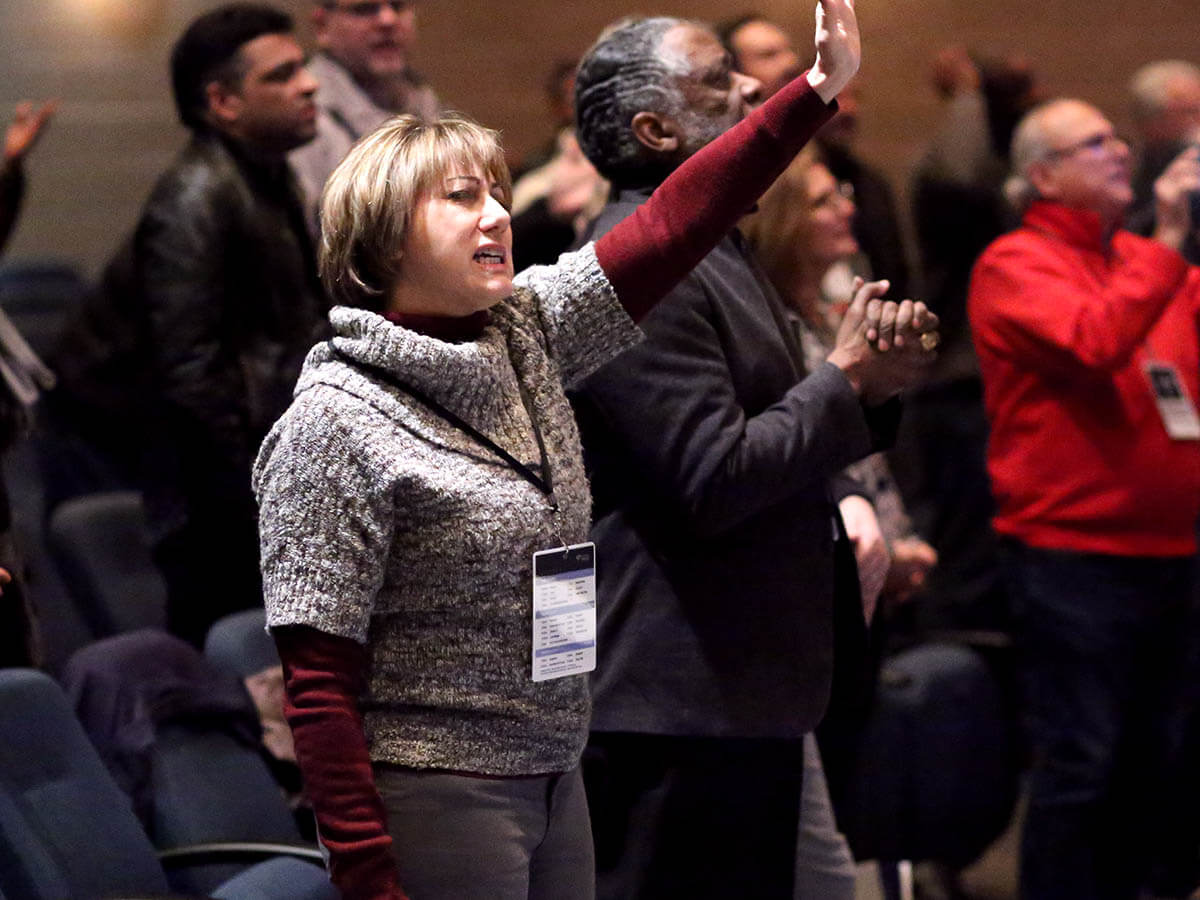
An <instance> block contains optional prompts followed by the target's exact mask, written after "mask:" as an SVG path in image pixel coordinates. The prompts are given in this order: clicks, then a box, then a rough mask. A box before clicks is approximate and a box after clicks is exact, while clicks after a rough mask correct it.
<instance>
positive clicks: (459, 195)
mask: <svg viewBox="0 0 1200 900" xmlns="http://www.w3.org/2000/svg"><path fill="white" fill-rule="evenodd" d="M473 196H474V192H473V191H469V190H461V191H451V192H450V193H449V194H447V195H446V199H448V200H453V201H455V202H456V203H457V202H460V201H463V200H470V199H471V198H472V197H473Z"/></svg>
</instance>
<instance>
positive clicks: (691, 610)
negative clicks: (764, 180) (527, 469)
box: [574, 191, 898, 737]
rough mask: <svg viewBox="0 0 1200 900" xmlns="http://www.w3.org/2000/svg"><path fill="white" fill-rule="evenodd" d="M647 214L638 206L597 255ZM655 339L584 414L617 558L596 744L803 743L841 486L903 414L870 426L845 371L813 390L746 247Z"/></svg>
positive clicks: (713, 272)
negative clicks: (693, 738) (618, 735)
mask: <svg viewBox="0 0 1200 900" xmlns="http://www.w3.org/2000/svg"><path fill="white" fill-rule="evenodd" d="M646 196H647V194H646V193H644V192H629V191H627V192H622V193H621V194H620V196H619V197H618V198H617V199H616V200H615V201H613V202H610V203H609V205H608V206H607V207H606V208H605V209H604V211H603V212H602V213H601V215H600V217H599V219H598V220H597V222H596V224H595V226H593V228H594V235H593V237H597V236H599V235H600V234H603V233H604V232H606V231H608V230H609V229H611V228H612V227H613V226H614V225H615V224H616V223H617V222H619V221H620V220H622V219H624V218H625V217H626V216H628V215H629V214H630V213H631V212H633V210H634V209H635V208H636V207H637V205H638V204H639V203H641V202H642V201H643V200H644V199H645V197H646ZM641 324H642V327H643V329H644V331H645V333H646V337H647V340H646V341H645V342H644V343H643V344H641V345H640V346H638V347H636V348H634V349H633V350H630V351H628V352H626V353H624V354H622V355H621V356H620V357H618V358H617V359H616V360H614V361H613V362H612V363H609V364H608V365H607V366H605V367H604V368H603V369H601V370H600V371H599V372H597V373H596V374H595V375H593V376H592V377H591V378H589V379H588V380H587V381H585V382H584V384H583V386H582V387H581V389H580V391H579V392H578V393H577V394H576V396H575V397H574V399H575V402H576V411H577V413H578V416H579V422H580V428H581V431H582V435H583V441H584V449H585V456H586V458H587V461H588V466H589V473H590V475H591V478H592V489H593V494H594V497H595V512H594V516H595V524H594V527H593V530H592V536H593V539H594V540H595V541H596V543H597V545H598V560H597V568H598V576H599V597H598V604H599V620H600V621H599V638H598V652H599V658H598V664H597V669H596V672H595V674H594V676H593V683H592V684H593V704H594V714H593V720H592V730H593V731H630V732H643V733H652V734H669V735H699V736H713V737H797V736H800V735H802V734H804V733H805V732H807V731H810V730H811V729H812V728H813V727H814V726H815V725H816V723H817V721H818V720H819V719H820V717H821V714H822V712H823V711H824V709H825V705H826V702H827V699H828V694H829V682H830V673H831V671H832V655H833V632H832V621H833V611H832V610H833V584H834V553H833V549H834V529H835V522H836V523H837V527H840V519H838V518H837V516H836V506H835V504H834V496H835V493H838V492H835V490H834V488H833V486H832V482H833V479H834V478H835V477H836V476H837V473H839V472H840V471H841V469H843V468H844V467H845V466H846V465H847V464H848V463H850V462H853V461H854V460H856V459H859V458H861V457H863V456H865V455H867V454H868V453H869V452H871V451H873V450H874V449H878V447H879V446H880V445H881V443H882V440H881V438H883V437H884V435H882V434H881V433H880V430H881V429H882V430H888V431H890V430H892V429H894V427H895V423H896V419H897V418H898V415H897V407H896V405H895V404H889V405H888V406H887V407H884V408H882V409H881V410H880V411H877V412H875V413H866V412H864V409H863V407H862V405H861V404H860V403H859V401H858V398H857V396H856V395H855V394H854V392H853V390H852V389H851V387H850V384H849V382H848V381H847V380H846V378H845V377H844V376H843V375H842V373H841V372H840V371H839V370H838V369H837V368H835V367H834V366H832V365H829V364H826V365H824V366H822V367H821V368H820V369H818V370H817V371H815V372H813V373H811V374H808V375H806V374H805V372H804V368H803V362H802V359H801V354H800V351H799V348H798V347H797V346H796V342H795V341H794V340H793V338H792V333H791V331H790V330H789V329H788V328H787V326H786V324H785V322H784V318H783V308H782V304H781V302H780V300H779V298H778V296H777V295H776V294H775V292H774V290H773V289H772V288H771V287H770V285H769V284H768V283H767V282H766V280H765V278H763V277H761V276H760V275H759V273H758V271H757V269H756V267H755V266H754V264H753V263H752V261H751V260H750V259H749V257H748V256H747V254H746V252H745V251H744V250H743V248H742V244H741V240H740V237H739V236H738V235H737V234H736V233H735V234H733V235H730V236H728V237H726V238H725V239H724V240H722V242H721V243H720V244H718V245H717V247H716V248H715V249H714V250H713V251H712V252H711V253H710V254H709V255H708V256H707V257H706V258H705V259H704V260H703V261H702V262H701V263H700V264H699V265H698V266H697V267H696V269H695V271H694V272H692V274H691V275H689V276H688V277H687V279H685V280H684V281H683V282H682V283H681V284H680V285H679V286H678V287H676V288H675V289H674V290H673V291H672V292H671V293H670V294H669V295H668V296H667V297H666V299H664V300H663V301H662V302H661V303H660V304H659V305H658V306H657V307H655V309H654V310H653V311H652V312H651V313H650V314H649V315H648V316H647V318H646V319H645V320H643V322H642V323H641ZM845 492H849V491H845Z"/></svg>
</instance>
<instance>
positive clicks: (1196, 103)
mask: <svg viewBox="0 0 1200 900" xmlns="http://www.w3.org/2000/svg"><path fill="white" fill-rule="evenodd" d="M1129 95H1130V101H1131V110H1132V112H1133V121H1134V124H1135V125H1136V126H1137V128H1138V131H1139V133H1140V135H1141V138H1142V141H1143V142H1144V143H1146V144H1149V145H1154V144H1172V143H1177V142H1180V141H1185V140H1195V139H1197V137H1200V67H1197V66H1194V65H1192V64H1191V63H1189V62H1184V61H1183V60H1177V59H1173V60H1163V61H1160V62H1154V63H1150V64H1149V65H1146V66H1143V67H1142V68H1140V69H1138V70H1137V72H1135V73H1134V76H1133V78H1132V79H1130V82H1129Z"/></svg>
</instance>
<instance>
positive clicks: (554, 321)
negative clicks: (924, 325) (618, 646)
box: [254, 0, 895, 900]
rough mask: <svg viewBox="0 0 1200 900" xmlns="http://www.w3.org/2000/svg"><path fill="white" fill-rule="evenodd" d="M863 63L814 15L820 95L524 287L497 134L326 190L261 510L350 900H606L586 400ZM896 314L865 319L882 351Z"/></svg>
mask: <svg viewBox="0 0 1200 900" xmlns="http://www.w3.org/2000/svg"><path fill="white" fill-rule="evenodd" d="M858 44H859V42H858V31H857V25H856V22H855V18H854V11H853V5H852V0H820V6H819V11H818V27H817V50H818V56H817V61H816V63H815V64H814V66H813V69H812V70H810V72H809V73H807V76H802V77H800V78H797V79H796V80H795V81H794V82H792V84H791V85H789V86H788V87H787V88H785V89H784V90H782V91H780V92H779V93H778V94H777V95H776V96H775V97H774V98H772V99H771V101H769V102H768V103H766V104H764V105H763V106H761V107H759V108H758V109H756V110H754V111H753V112H751V113H750V114H749V115H748V116H747V117H746V119H745V120H743V121H742V122H741V123H740V124H739V125H736V126H734V127H733V128H731V129H730V130H729V131H727V132H726V133H725V134H724V135H722V136H721V137H719V138H717V139H716V140H715V141H713V142H712V143H711V144H709V145H708V146H707V147H706V148H704V149H703V150H701V151H699V152H697V153H696V154H695V155H694V156H693V157H692V158H691V159H690V160H689V161H688V162H687V163H686V164H684V165H683V166H681V167H680V168H679V169H678V170H677V171H676V172H675V173H674V174H673V175H672V176H671V178H669V179H667V181H666V182H664V183H663V184H662V185H661V187H660V188H659V190H658V191H657V192H656V193H655V195H654V197H653V198H652V199H651V200H650V201H649V202H648V203H647V204H646V205H645V206H644V207H642V209H641V210H639V213H638V214H637V215H636V216H634V217H632V218H630V219H629V220H628V221H627V222H626V223H625V224H623V225H622V226H621V227H619V228H617V229H614V230H613V231H612V232H611V233H609V234H607V235H605V236H604V237H603V238H601V239H600V240H598V241H596V242H595V243H594V244H587V245H585V246H584V247H583V248H582V249H580V250H578V251H576V252H574V253H568V254H564V255H563V256H562V257H560V258H559V260H558V262H557V263H555V264H554V265H553V266H542V267H535V268H532V269H529V270H527V271H525V272H522V273H521V274H520V275H519V276H517V277H516V278H515V279H514V276H513V269H512V246H511V243H512V235H511V230H510V227H509V226H510V219H509V212H508V204H509V201H510V192H511V186H510V181H509V174H508V170H507V168H506V166H505V164H504V155H503V152H502V150H501V148H500V145H499V142H498V140H497V136H496V134H495V133H494V132H492V131H489V130H488V129H485V128H482V127H481V126H479V125H476V124H474V123H472V122H470V121H468V120H466V119H463V118H459V117H449V118H443V119H441V120H439V121H437V122H433V123H424V122H420V121H418V120H416V119H413V118H411V117H401V118H399V119H395V120H392V121H391V122H389V123H387V124H385V125H384V126H382V127H381V128H380V129H379V130H378V131H376V132H375V133H373V134H372V135H370V136H368V137H367V138H365V139H364V140H363V141H362V142H361V143H360V144H358V145H357V146H356V147H355V148H354V149H353V150H352V151H351V152H350V154H349V156H348V157H347V158H346V159H345V161H344V162H343V163H342V164H341V165H340V166H339V167H338V169H337V170H336V171H335V172H334V174H333V176H332V177H331V178H330V181H329V183H328V184H327V186H326V189H325V193H324V196H323V199H322V213H321V215H322V232H323V236H322V241H321V247H320V253H319V265H320V271H321V277H322V280H323V282H324V284H325V286H326V288H327V290H328V291H329V292H330V294H331V295H332V296H333V298H334V300H335V301H336V302H337V303H338V304H339V305H338V306H337V307H335V308H334V310H333V311H332V313H331V315H330V318H331V322H332V324H333V330H334V337H333V338H332V339H331V340H330V341H328V342H327V343H325V344H321V345H318V346H317V347H316V348H314V349H313V351H312V352H311V353H310V354H309V357H308V360H307V362H306V364H305V368H304V371H303V372H302V374H301V376H300V380H299V383H298V385H297V388H296V395H295V399H294V401H293V403H292V406H291V407H290V408H289V410H288V412H287V413H286V414H285V415H284V416H283V417H282V418H281V419H280V421H279V422H278V423H277V424H276V425H275V427H274V428H273V429H272V431H271V433H270V435H268V437H267V439H266V441H265V442H264V444H263V447H262V450H261V451H260V454H259V458H258V461H257V463H256V466H255V473H254V486H255V491H256V494H257V496H258V499H259V505H260V531H261V545H262V567H263V580H264V588H265V600H266V606H267V620H268V624H269V626H270V627H271V629H272V633H273V635H274V637H275V640H276V644H277V646H278V648H279V651H280V656H281V658H282V661H283V665H284V670H285V679H286V688H287V706H286V710H287V714H288V720H289V723H290V724H291V726H292V729H293V731H294V734H295V743H296V752H297V758H298V760H299V762H300V767H301V771H302V773H303V776H304V779H305V787H306V790H307V792H308V794H309V796H310V798H311V800H312V804H313V807H314V809H315V811H316V814H317V823H318V829H319V831H320V835H321V840H322V843H323V845H324V846H325V847H326V849H327V850H328V852H329V868H330V873H331V877H332V878H333V880H334V882H335V883H336V884H337V885H338V886H339V887H340V888H341V891H342V894H343V896H344V897H345V898H346V900H362V898H388V900H395V898H399V897H403V896H405V894H404V891H408V892H409V893H410V895H411V896H412V897H413V898H414V900H422V898H431V897H446V898H456V900H458V898H470V897H489V898H505V900H510V898H511V900H516V898H522V900H524V898H546V900H571V898H590V897H592V896H593V892H594V871H593V869H594V866H593V862H592V846H591V834H590V827H589V823H588V814H587V808H586V801H585V799H584V794H583V788H582V782H581V778H580V775H579V768H578V764H579V758H580V753H581V751H582V748H583V745H584V743H585V741H586V738H587V729H588V719H589V700H588V693H587V683H586V675H585V674H584V673H585V672H586V670H587V668H588V651H589V647H591V648H594V626H592V627H591V628H590V629H589V622H588V620H589V616H594V600H592V601H591V602H590V603H589V595H590V597H594V593H590V591H589V586H588V577H587V572H588V570H589V569H592V568H594V564H595V563H594V557H593V556H592V554H593V552H594V551H592V550H591V549H589V548H590V545H585V544H583V543H582V542H584V541H586V539H587V534H588V528H589V524H590V513H591V499H590V496H589V492H588V485H587V479H586V477H585V474H584V470H583V460H582V452H581V449H580V446H579V436H578V432H577V430H576V426H575V422H574V419H573V416H572V414H571V409H570V406H569V404H568V402H567V400H566V396H565V392H564V385H566V384H571V383H574V382H576V381H578V380H579V379H581V378H582V377H584V376H586V375H587V374H588V373H590V372H591V371H593V370H594V369H595V368H597V367H598V366H599V365H600V364H602V363H604V362H605V361H607V360H609V359H610V358H612V357H613V356H615V355H617V354H618V353H620V352H621V351H622V350H623V349H624V348H626V347H628V346H630V345H631V344H632V343H633V342H634V341H636V340H637V339H638V335H639V332H638V331H637V329H636V327H635V326H634V325H633V321H631V320H634V319H637V318H638V317H639V316H640V315H642V314H643V313H645V312H646V311H647V310H648V309H649V308H650V307H651V306H652V305H653V304H654V303H655V302H657V300H658V299H659V298H660V297H661V296H662V295H663V294H664V293H665V292H666V291H667V290H669V289H670V287H671V286H672V285H673V284H674V283H675V282H676V281H677V280H678V279H680V278H682V277H683V276H684V275H685V274H686V273H687V272H688V271H689V270H690V269H691V268H692V266H694V265H695V264H696V263H697V262H698V261H699V260H700V259H701V258H702V257H703V256H704V255H705V254H706V253H707V252H708V250H709V248H711V247H712V246H713V245H714V244H715V243H716V242H717V241H718V240H719V239H720V238H721V237H722V236H723V235H724V234H725V233H726V232H727V231H728V230H729V229H730V228H731V227H732V226H733V225H734V224H735V223H736V222H737V220H738V219H739V218H740V216H741V215H742V214H744V212H745V210H746V209H747V208H748V207H749V206H750V204H752V203H753V201H754V200H755V198H757V197H758V196H759V195H760V194H761V193H762V191H763V190H764V189H765V188H766V187H767V186H768V185H769V184H770V182H771V180H772V179H773V178H774V176H775V175H776V174H778V172H779V171H781V170H782V169H783V168H784V167H785V166H786V165H787V163H788V162H789V161H790V160H791V158H792V157H793V156H794V155H795V153H796V152H797V151H798V150H799V149H800V147H801V146H803V144H804V143H805V142H806V141H807V140H808V138H809V137H810V136H811V135H812V133H813V132H814V131H815V130H816V129H817V128H818V127H819V126H820V125H821V123H823V122H824V121H826V120H827V119H828V118H829V116H830V114H831V112H832V109H831V107H830V106H829V105H828V103H829V101H831V100H832V98H833V97H834V96H835V95H836V93H837V91H838V90H840V89H841V87H843V86H844V85H845V83H846V81H847V80H848V79H849V78H850V77H851V76H852V75H853V73H854V71H855V70H856V69H857V67H858V58H859V49H858ZM743 83H744V82H743V81H742V80H740V76H736V75H731V81H730V84H731V85H732V86H733V87H734V88H737V87H738V86H739V85H742V84H743ZM746 84H747V87H746V89H751V88H750V85H753V82H750V81H749V80H746ZM876 294H877V288H876V289H871V288H867V289H864V290H863V291H861V292H860V293H859V296H858V297H856V299H855V306H854V307H853V310H852V315H856V316H858V317H859V320H860V324H861V334H862V339H863V340H864V341H865V340H867V339H868V338H869V337H870V336H871V334H872V333H873V332H874V330H875V329H876V326H877V325H878V322H879V321H880V319H879V318H878V317H876V316H875V313H874V310H875V307H876V306H877V305H878V304H872V314H871V316H868V315H867V313H866V306H867V301H868V299H870V298H871V297H873V296H876ZM890 306H891V307H892V313H893V315H894V313H895V304H890ZM859 320H856V321H859ZM856 333H857V332H856ZM648 425H649V423H648ZM535 554H537V555H536V556H535ZM547 560H548V561H549V563H548V564H547V566H546V567H545V571H543V567H542V563H545V562H547ZM564 587H565V588H566V596H567V601H566V604H565V606H564V605H557V604H559V603H560V601H561V600H562V598H563V596H564V592H563V588H564ZM593 589H594V588H593ZM571 592H575V593H574V594H572V593H571ZM556 629H558V631H560V632H561V633H562V634H568V635H570V640H568V641H567V642H566V643H565V644H564V643H563V642H562V641H559V640H557V639H556V637H555V635H556V633H557V632H556ZM593 652H594V651H593ZM401 885H403V890H402V888H401Z"/></svg>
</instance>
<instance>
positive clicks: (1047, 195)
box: [1006, 99, 1133, 225]
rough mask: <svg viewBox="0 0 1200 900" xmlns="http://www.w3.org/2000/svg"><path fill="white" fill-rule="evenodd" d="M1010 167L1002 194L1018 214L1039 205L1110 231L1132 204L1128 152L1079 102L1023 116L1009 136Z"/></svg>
mask: <svg viewBox="0 0 1200 900" xmlns="http://www.w3.org/2000/svg"><path fill="white" fill-rule="evenodd" d="M1012 162H1013V176H1012V177H1011V178H1010V179H1009V182H1008V184H1007V185H1006V193H1007V194H1008V196H1009V199H1010V200H1012V201H1013V203H1014V205H1016V206H1017V207H1018V209H1021V210H1023V209H1024V208H1025V207H1027V206H1028V205H1029V203H1031V202H1032V201H1034V200H1037V199H1044V200H1050V201H1053V202H1056V203H1061V204H1063V205H1064V206H1069V207H1072V208H1074V209H1085V210H1089V211H1091V212H1094V213H1096V214H1097V215H1099V216H1100V218H1101V220H1102V221H1103V222H1104V223H1105V224H1106V225H1114V224H1116V223H1117V222H1119V221H1120V220H1121V217H1122V216H1123V215H1124V213H1125V211H1126V210H1127V209H1128V208H1129V205H1130V203H1132V202H1133V190H1132V188H1131V187H1130V165H1129V147H1128V146H1127V145H1126V144H1125V142H1124V141H1122V140H1121V139H1120V138H1118V137H1117V136H1116V135H1115V133H1114V132H1113V126H1112V123H1111V122H1109V121H1108V119H1107V118H1105V116H1104V114H1103V113H1101V112H1100V110H1098V109H1096V107H1094V106H1092V105H1091V104H1088V103H1084V102H1083V101H1081V100H1069V99H1064V100H1053V101H1051V102H1049V103H1046V104H1043V105H1042V106H1039V107H1037V108H1036V109H1034V110H1033V111H1032V112H1030V113H1029V114H1028V115H1026V116H1025V118H1024V119H1022V120H1021V123H1020V124H1019V125H1018V126H1017V130H1016V133H1015V135H1014V136H1013V146H1012Z"/></svg>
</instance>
